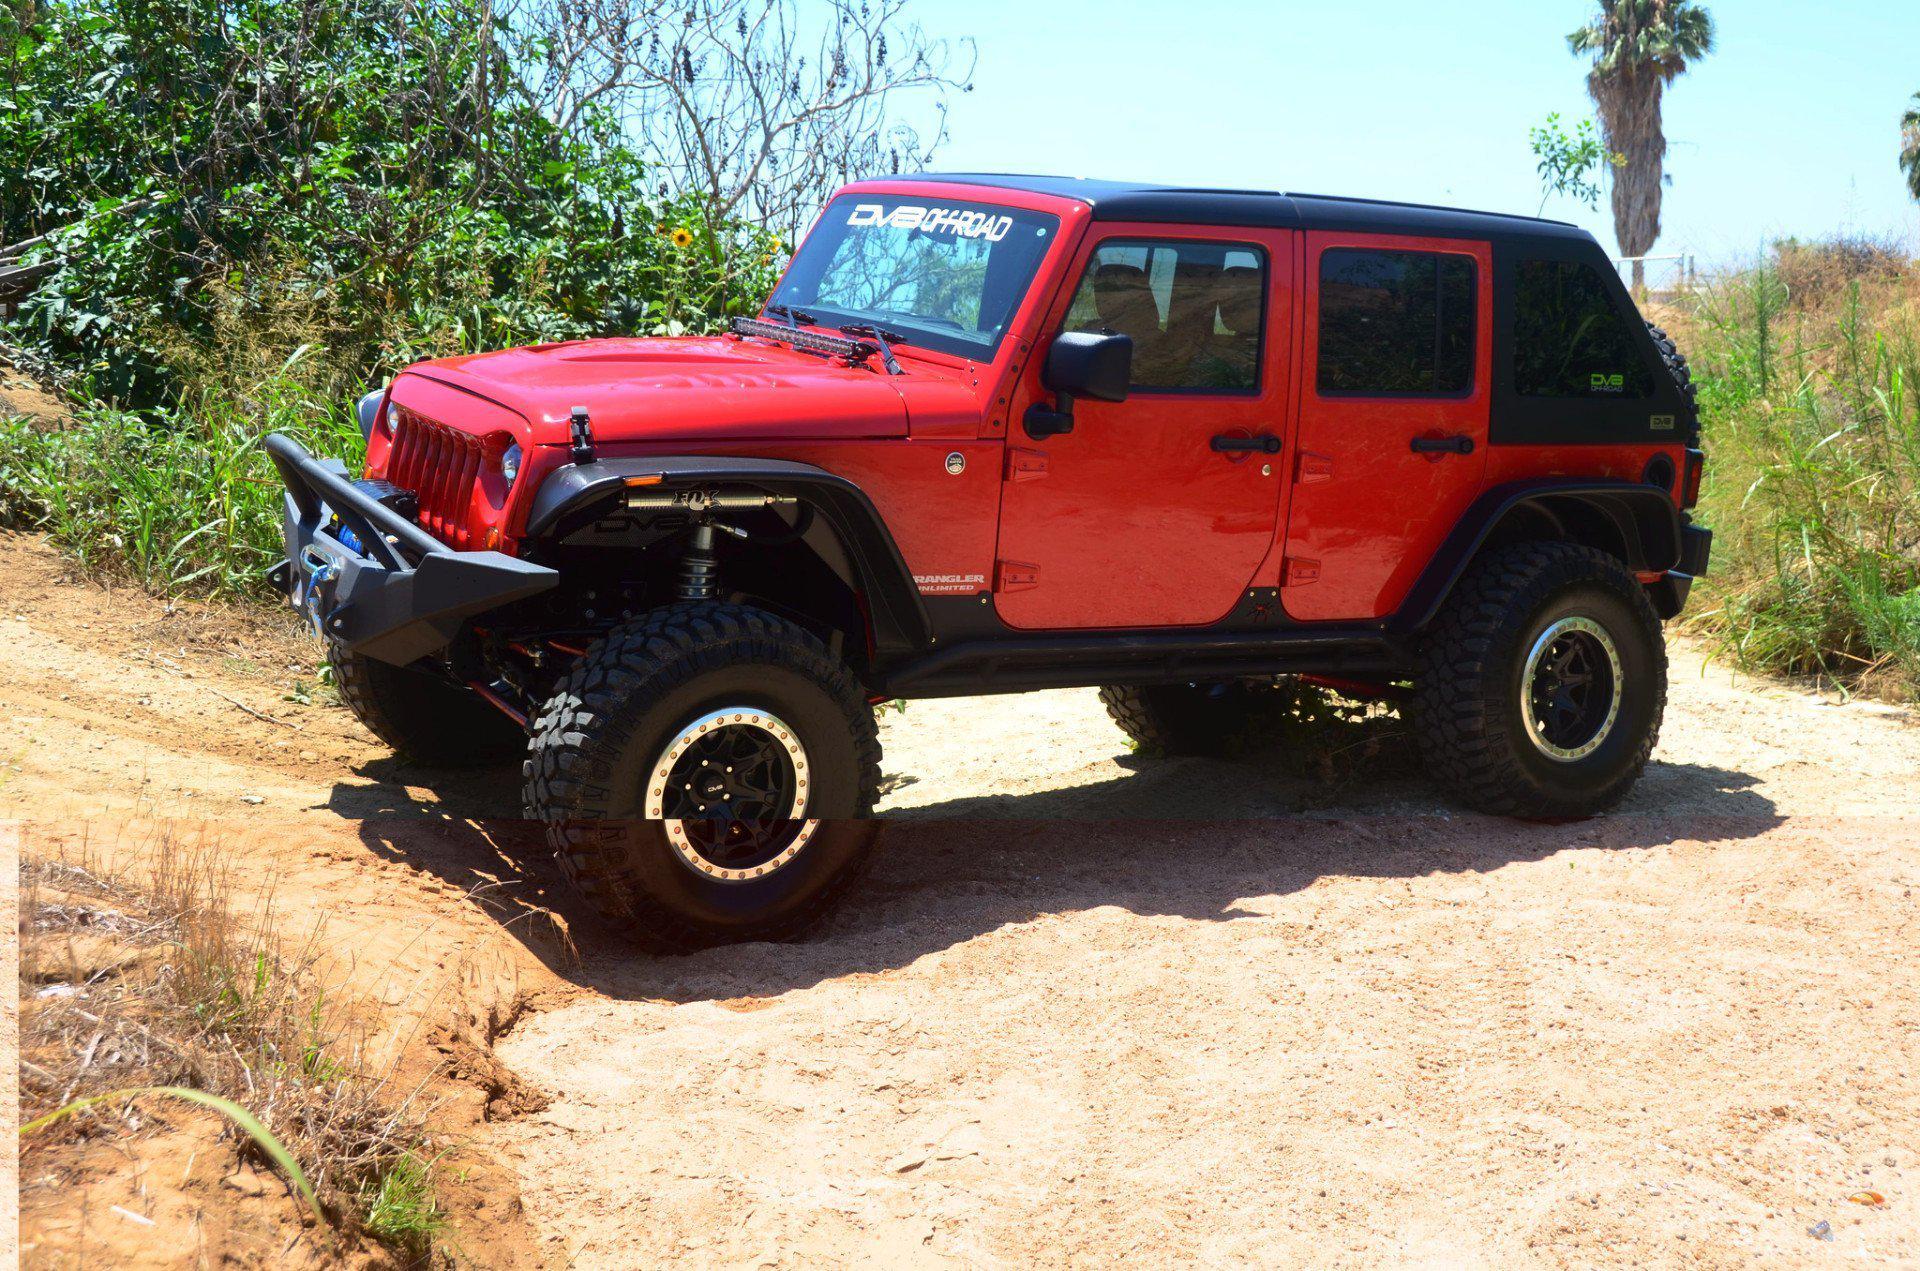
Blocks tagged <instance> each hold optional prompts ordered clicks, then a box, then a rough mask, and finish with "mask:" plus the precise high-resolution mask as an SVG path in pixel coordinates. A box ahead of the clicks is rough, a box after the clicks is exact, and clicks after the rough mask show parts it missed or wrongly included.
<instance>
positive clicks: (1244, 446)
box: [1207, 432, 1280, 455]
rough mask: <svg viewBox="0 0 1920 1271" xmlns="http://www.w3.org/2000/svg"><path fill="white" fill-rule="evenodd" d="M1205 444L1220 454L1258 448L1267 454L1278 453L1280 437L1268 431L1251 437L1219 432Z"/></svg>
mask: <svg viewBox="0 0 1920 1271" xmlns="http://www.w3.org/2000/svg"><path fill="white" fill-rule="evenodd" d="M1207 444H1208V445H1209V446H1210V447H1212V448H1213V449H1214V450H1217V451H1219V452H1220V453H1221V454H1231V453H1233V452H1235V451H1240V450H1258V451H1260V452H1261V453H1263V454H1269V455H1277V454H1279V453H1280V439H1279V438H1278V437H1276V436H1274V435H1273V434H1272V433H1270V432H1263V433H1260V434H1258V435H1257V436H1253V437H1235V436H1233V435H1232V434H1230V433H1221V434H1220V435H1219V436H1218V437H1215V438H1214V439H1213V440H1212V441H1210V442H1208V443H1207Z"/></svg>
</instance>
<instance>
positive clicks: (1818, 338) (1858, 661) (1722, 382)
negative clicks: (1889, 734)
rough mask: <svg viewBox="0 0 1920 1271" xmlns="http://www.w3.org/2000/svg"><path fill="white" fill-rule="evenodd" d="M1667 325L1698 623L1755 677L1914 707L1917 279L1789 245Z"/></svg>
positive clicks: (1919, 382)
mask: <svg viewBox="0 0 1920 1271" xmlns="http://www.w3.org/2000/svg"><path fill="white" fill-rule="evenodd" d="M1673 325H1674V328H1675V331H1676V334H1677V335H1678V336H1679V338H1680V339H1681V341H1682V344H1683V347H1685V348H1686V349H1687V351H1688V353H1689V354H1690V355H1691V356H1692V358H1693V364H1694V367H1695V373H1696V376H1697V377H1698V378H1699V380H1700V381H1701V392H1700V404H1701V409H1702V412H1703V427H1704V444H1705V446H1706V449H1707V453H1708V464H1707V485H1706V490H1705V494H1704V498H1703V507H1702V519H1703V521H1704V522H1705V523H1706V524H1707V525H1709V526H1711V527H1712V528H1713V530H1714V533H1715V544H1714V560H1713V573H1712V575H1711V576H1710V577H1709V578H1708V579H1707V580H1706V582H1705V585H1703V587H1702V589H1701V593H1700V597H1699V598H1700V600H1702V601H1705V602H1706V603H1705V604H1704V605H1703V606H1701V609H1700V612H1699V614H1698V616H1696V617H1695V618H1694V619H1693V622H1694V624H1695V625H1696V626H1698V627H1700V628H1702V629H1704V630H1706V631H1709V632H1711V633H1712V634H1713V635H1715V636H1716V637H1717V638H1718V639H1719V640H1720V641H1721V642H1722V643H1723V645H1724V647H1725V648H1726V649H1727V650H1728V651H1730V652H1731V653H1732V654H1733V655H1734V656H1735V657H1736V659H1737V660H1738V661H1740V662H1741V663H1742V664H1744V665H1747V666H1750V667H1753V668H1756V669H1762V670H1778V671H1786V672H1791V673H1795V674H1811V675H1819V676H1821V677H1823V678H1826V679H1828V680H1830V681H1831V682H1834V683H1837V684H1840V685H1842V686H1848V687H1862V688H1866V689H1869V690H1875V691H1880V692H1885V693H1888V694H1889V695H1893V696H1905V697H1920V267H1917V266H1915V265H1914V264H1913V263H1912V262H1910V261H1907V260H1905V259H1904V258H1900V257H1896V256H1893V255H1892V254H1891V253H1890V252H1889V251H1888V250H1886V249H1884V248H1879V247H1877V246H1876V247H1875V248H1874V250H1870V251H1866V250H1862V249H1861V248H1860V246H1859V244H1857V243H1853V242H1846V241H1840V242H1836V243H1834V244H1831V245H1821V244H1801V243H1789V244H1783V245H1782V248H1781V250H1780V251H1779V252H1777V253H1776V254H1775V255H1773V256H1772V257H1770V258H1769V259H1768V260H1766V261H1764V262H1761V263H1760V264H1758V265H1756V266H1755V267H1754V268H1752V269H1750V270H1747V271H1744V272H1742V273H1738V274H1736V275H1734V276H1732V277H1729V278H1727V279H1724V280H1722V281H1721V282H1720V283H1719V284H1718V285H1716V286H1715V287H1713V288H1712V289H1711V290H1709V291H1708V292H1707V293H1705V294H1704V295H1703V296H1701V297H1700V298H1698V300H1697V301H1696V302H1695V303H1694V304H1692V305H1690V306H1689V307H1688V311H1687V312H1684V313H1682V314H1680V315H1677V320H1676V321H1675V322H1674V324H1673Z"/></svg>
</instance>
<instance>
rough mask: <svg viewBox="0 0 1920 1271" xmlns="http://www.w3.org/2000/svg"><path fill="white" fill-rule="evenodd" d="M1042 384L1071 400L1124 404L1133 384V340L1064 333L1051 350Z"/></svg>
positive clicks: (1080, 332)
mask: <svg viewBox="0 0 1920 1271" xmlns="http://www.w3.org/2000/svg"><path fill="white" fill-rule="evenodd" d="M1040 380H1041V382H1042V383H1043V384H1045V385H1046V386H1047V387H1048V388H1050V389H1052V390H1053V391H1054V392H1056V393H1066V394H1067V395H1069V396H1071V397H1091V398H1092V399H1093V400H1094V401H1096V402H1124V401H1126V400H1127V385H1128V384H1130V383H1131V382H1132V381H1133V337H1132V336H1130V335H1114V334H1111V333H1106V332H1100V331H1063V332H1061V333H1060V335H1059V336H1058V337H1057V338H1056V339H1055V340H1054V342H1053V347H1052V348H1050V349H1048V350H1047V366H1046V370H1045V371H1043V372H1042V373H1041V376H1040ZM1061 409H1062V410H1065V409H1068V408H1067V407H1065V406H1062V407H1061Z"/></svg>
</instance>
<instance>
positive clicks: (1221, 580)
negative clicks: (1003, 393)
mask: <svg viewBox="0 0 1920 1271" xmlns="http://www.w3.org/2000/svg"><path fill="white" fill-rule="evenodd" d="M1097 229H1098V230H1099V231H1100V232H1099V233H1098V234H1097V236H1096V237H1095V238H1093V239H1092V240H1090V241H1089V242H1088V243H1087V244H1086V245H1085V246H1084V247H1083V248H1082V249H1081V253H1080V257H1079V261H1078V263H1077V268H1076V272H1075V274H1074V276H1075V277H1077V278H1078V280H1079V281H1078V282H1077V284H1076V285H1075V287H1074V288H1073V290H1072V291H1071V293H1070V294H1069V296H1068V297H1067V298H1065V299H1063V301H1062V302H1061V303H1059V304H1058V305H1057V306H1056V308H1055V310H1054V312H1053V313H1052V314H1051V315H1050V320H1049V324H1048V326H1047V327H1046V328H1045V330H1046V332H1047V336H1046V339H1045V340H1043V341H1042V343H1041V346H1040V347H1039V348H1037V349H1036V350H1035V351H1034V354H1033V357H1032V358H1031V359H1030V364H1029V366H1028V367H1027V371H1026V374H1025V376H1024V378H1023V381H1022V386H1021V391H1020V395H1019V397H1018V399H1017V400H1016V401H1015V402H1014V404H1013V405H1014V409H1013V411H1012V413H1011V415H1010V417H1009V419H1008V421H1007V447H1008V454H1007V471H1006V485H1005V487H1004V490H1003V493H1002V498H1001V517H1000V548H999V558H1000V559H999V563H998V566H997V569H998V573H997V576H996V578H995V579H994V604H995V606H996V609H997V611H998V613H999V615H1000V617H1001V619H1002V620H1003V621H1005V622H1006V623H1008V624H1009V625H1011V626H1015V627H1021V628H1026V629H1030V630H1044V629H1067V628H1089V627H1166V626H1193V625H1200V624H1205V623H1210V622H1215V621H1218V620H1219V619H1221V618H1223V617H1225V616H1226V615H1227V614H1228V613H1229V612H1230V611H1231V610H1232V609H1233V607H1234V606H1235V604H1236V603H1237V602H1238V601H1239V600H1240V598H1241V596H1242V595H1243V594H1244V593H1245V591H1246V588H1247V586H1248V584H1249V582H1250V581H1251V580H1252V578H1253V575H1254V571H1255V570H1256V569H1257V568H1258V567H1259V565H1260V562H1261V560H1262V559H1263V558H1264V557H1265V556H1266V554H1267V551H1268V549H1269V547H1270V546H1271V545H1272V542H1273V537H1274V531H1275V528H1276V522H1277V519H1278V515H1279V511H1278V509H1279V505H1280V494H1281V491H1282V488H1283V486H1284V484H1285V480H1286V472H1287V468H1286V464H1285V462H1284V460H1285V458H1286V456H1284V455H1283V454H1281V453H1279V447H1280V446H1281V445H1282V443H1283V441H1284V438H1285V428H1286V413H1287V412H1286V403H1287V401H1288V384H1287V369H1288V365H1289V351H1290V349H1291V343H1292V342H1291V333H1292V300H1293V280H1292V263H1293V250H1292V241H1291V240H1292V235H1291V234H1290V233H1288V232H1286V231H1277V232H1276V231H1264V230H1263V231H1253V230H1203V229H1197V228H1196V229H1189V228H1187V227H1185V226H1182V227H1180V228H1179V229H1178V230H1171V229H1170V227H1168V226H1165V225H1141V226H1131V225H1101V226H1098V227H1097ZM1061 330H1070V331H1116V332H1120V333H1122V334H1124V335H1127V336H1130V337H1132V339H1133V346H1134V356H1133V384H1132V388H1131V390H1130V391H1129V394H1128V397H1127V400H1126V401H1124V402H1095V401H1085V400H1081V401H1076V402H1074V403H1073V421H1074V422H1073V430H1072V431H1071V432H1068V433H1063V434H1060V435H1057V436H1050V437H1045V438H1043V439H1040V440H1035V439H1032V438H1030V437H1029V436H1028V435H1027V434H1026V432H1025V430H1024V429H1023V427H1022V423H1021V419H1022V415H1023V413H1024V412H1025V410H1026V408H1027V407H1028V406H1029V405H1031V404H1034V403H1036V402H1037V403H1039V404H1040V405H1042V406H1046V405H1049V404H1051V403H1052V396H1051V394H1049V393H1048V392H1047V391H1046V389H1045V388H1044V387H1043V386H1042V385H1041V383H1040V371H1041V367H1042V366H1043V364H1044V363H1045V361H1046V345H1047V342H1048V341H1050V340H1051V338H1052V336H1053V335H1054V334H1055V333H1057V332H1058V331H1061ZM1216 439H1220V440H1219V444H1218V446H1216ZM1269 439H1270V440H1269ZM1263 447H1271V448H1272V449H1271V450H1269V449H1265V448H1263Z"/></svg>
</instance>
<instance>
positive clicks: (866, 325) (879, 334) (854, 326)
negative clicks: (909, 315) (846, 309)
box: [840, 322, 906, 375]
mask: <svg viewBox="0 0 1920 1271" xmlns="http://www.w3.org/2000/svg"><path fill="white" fill-rule="evenodd" d="M840 330H842V331H844V332H846V333H847V334H848V335H864V336H869V337H871V338H872V340H873V342H874V343H875V344H877V345H879V346H880V360H881V361H882V362H884V363H886V367H887V374H889V375H905V374H906V371H904V370H903V369H901V366H900V362H899V359H897V358H895V357H894V356H893V345H892V344H891V343H889V341H893V340H898V341H901V342H902V343H905V341H906V337H905V336H903V335H896V334H895V333H894V332H892V331H885V330H882V329H881V328H879V327H877V326H875V325H873V323H871V322H849V323H847V324H846V325H845V326H843V327H841V328H840Z"/></svg>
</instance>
